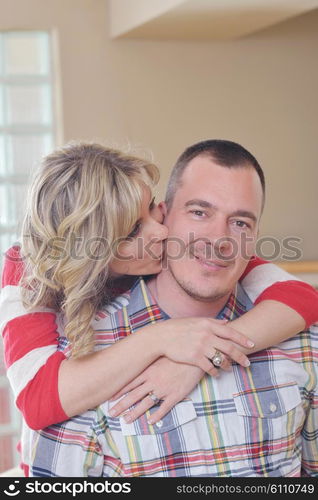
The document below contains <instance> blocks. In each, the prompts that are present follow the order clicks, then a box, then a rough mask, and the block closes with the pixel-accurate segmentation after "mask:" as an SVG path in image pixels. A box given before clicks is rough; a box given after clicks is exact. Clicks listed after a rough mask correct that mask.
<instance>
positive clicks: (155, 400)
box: [148, 391, 161, 405]
mask: <svg viewBox="0 0 318 500" xmlns="http://www.w3.org/2000/svg"><path fill="white" fill-rule="evenodd" d="M148 396H149V397H150V399H152V400H153V402H154V404H155V405H157V404H158V403H160V401H161V399H160V398H158V397H157V396H156V395H155V394H154V393H153V392H152V391H150V392H149V394H148Z"/></svg>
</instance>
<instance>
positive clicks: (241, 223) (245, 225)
mask: <svg viewBox="0 0 318 500" xmlns="http://www.w3.org/2000/svg"><path fill="white" fill-rule="evenodd" d="M234 222H235V225H236V226H238V227H242V228H244V227H248V228H250V227H251V226H250V225H249V224H247V222H244V221H243V220H236V221H234Z"/></svg>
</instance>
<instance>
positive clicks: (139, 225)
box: [127, 222, 141, 238]
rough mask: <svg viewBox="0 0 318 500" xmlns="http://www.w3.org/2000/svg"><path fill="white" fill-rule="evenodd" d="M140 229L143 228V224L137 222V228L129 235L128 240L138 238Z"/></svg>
mask: <svg viewBox="0 0 318 500" xmlns="http://www.w3.org/2000/svg"><path fill="white" fill-rule="evenodd" d="M140 227H141V223H140V222H137V224H135V227H134V228H133V230H132V231H131V232H130V233H129V234H128V236H127V238H134V237H135V236H137V234H138V233H139V231H140Z"/></svg>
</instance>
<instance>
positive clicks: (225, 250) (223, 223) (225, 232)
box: [209, 217, 233, 258]
mask: <svg viewBox="0 0 318 500" xmlns="http://www.w3.org/2000/svg"><path fill="white" fill-rule="evenodd" d="M209 240H210V242H211V247H212V248H213V253H214V255H215V257H219V258H221V257H227V256H228V255H229V253H231V252H232V246H233V242H232V240H231V237H230V231H229V226H228V222H227V220H226V219H225V218H222V217H219V218H216V219H215V220H214V221H213V223H212V224H211V227H210V230H209Z"/></svg>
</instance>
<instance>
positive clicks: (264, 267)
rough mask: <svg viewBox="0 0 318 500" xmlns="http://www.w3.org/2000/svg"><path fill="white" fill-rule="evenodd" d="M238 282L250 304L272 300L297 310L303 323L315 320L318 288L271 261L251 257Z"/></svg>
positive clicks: (317, 309) (310, 322)
mask: <svg viewBox="0 0 318 500" xmlns="http://www.w3.org/2000/svg"><path fill="white" fill-rule="evenodd" d="M241 285H242V286H243V287H244V290H245V291H246V293H247V295H248V296H249V298H250V299H251V301H252V302H254V304H258V303H259V302H262V301H263V300H276V301H277V302H282V303H283V304H286V305H287V306H289V307H291V308H292V309H294V310H295V311H297V312H298V313H299V314H300V315H301V316H302V317H303V318H304V320H305V322H306V327H309V326H310V325H312V324H313V323H315V322H317V321H318V291H317V290H315V289H314V288H313V287H312V286H310V285H309V284H307V283H304V282H303V281H300V280H298V279H297V278H296V277H295V276H293V275H292V274H289V273H287V272H286V271H284V270H283V269H281V268H280V267H278V266H276V265H275V264H271V263H270V262H267V261H265V260H262V259H260V258H258V257H253V258H252V259H251V260H250V262H249V264H248V266H247V268H246V270H245V272H244V274H243V275H242V276H241Z"/></svg>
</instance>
